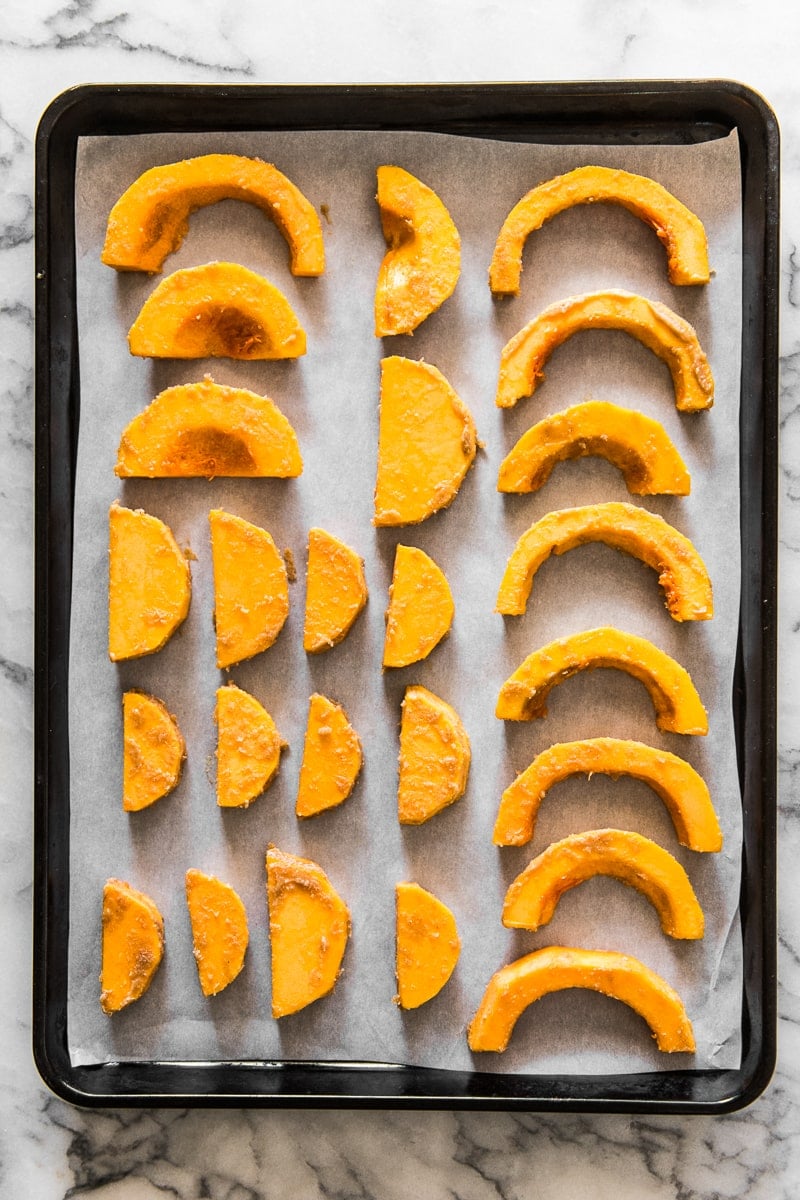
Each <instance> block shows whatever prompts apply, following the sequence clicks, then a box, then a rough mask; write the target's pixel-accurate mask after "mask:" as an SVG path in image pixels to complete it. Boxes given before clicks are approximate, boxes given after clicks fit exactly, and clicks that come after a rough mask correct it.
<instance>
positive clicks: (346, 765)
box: [295, 692, 362, 817]
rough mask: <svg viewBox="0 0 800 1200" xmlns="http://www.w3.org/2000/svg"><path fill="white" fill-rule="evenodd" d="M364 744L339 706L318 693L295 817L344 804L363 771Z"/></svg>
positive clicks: (311, 706) (312, 708) (312, 709)
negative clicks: (362, 745)
mask: <svg viewBox="0 0 800 1200" xmlns="http://www.w3.org/2000/svg"><path fill="white" fill-rule="evenodd" d="M361 761H362V754H361V742H360V741H359V739H358V734H357V733H356V731H355V730H354V729H353V726H352V725H351V724H350V722H349V721H348V719H347V714H346V713H345V711H344V709H343V708H342V707H341V705H339V704H334V702H333V701H332V700H329V699H328V698H327V696H320V695H319V693H318V692H315V693H314V695H313V696H312V697H311V700H310V703H309V706H308V724H307V726H306V738H305V743H304V745H303V761H302V763H301V764H300V782H299V785H298V788H297V802H296V804H295V813H296V815H297V816H298V817H314V816H316V815H317V813H321V812H324V811H325V810H326V809H328V808H335V807H336V806H337V805H339V804H342V803H344V801H345V800H346V799H347V797H348V796H349V795H350V793H351V792H352V790H353V788H354V786H355V782H356V779H357V778H358V773H359V771H360V770H361Z"/></svg>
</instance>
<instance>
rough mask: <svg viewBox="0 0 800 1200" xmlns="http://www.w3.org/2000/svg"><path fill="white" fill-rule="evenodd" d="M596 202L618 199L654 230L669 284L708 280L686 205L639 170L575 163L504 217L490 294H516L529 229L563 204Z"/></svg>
mask: <svg viewBox="0 0 800 1200" xmlns="http://www.w3.org/2000/svg"><path fill="white" fill-rule="evenodd" d="M598 202H603V203H610V204H619V205H621V206H622V208H627V210H628V212H632V213H634V214H635V215H636V216H637V217H639V218H641V220H642V221H646V222H647V224H648V225H650V226H651V227H652V228H653V229H654V230H655V231H656V233H657V235H658V237H659V238H660V240H661V241H662V242H663V244H664V247H665V248H666V251H667V266H668V270H669V281H670V283H674V284H691V283H708V281H709V279H710V272H709V267H708V244H707V241H706V231H705V229H704V228H703V224H702V222H701V221H700V219H699V218H698V217H696V216H695V214H694V213H693V212H692V211H691V209H688V208H687V207H686V205H685V204H681V202H680V200H678V199H677V198H676V197H675V196H673V195H672V193H671V192H668V191H667V189H666V188H665V187H662V185H661V184H660V183H656V182H655V180H653V179H648V178H647V177H646V176H644V175H632V174H630V172H629V171H619V170H615V169H614V168H612V167H578V168H577V170H575V171H569V172H568V173H567V174H566V175H558V176H556V178H555V179H548V180H547V181H546V182H545V183H541V184H539V186H538V187H535V188H533V189H532V191H530V192H528V194H527V195H526V196H523V197H522V199H521V200H520V201H519V203H518V204H515V205H514V207H513V208H512V210H511V212H510V213H509V214H508V216H507V217H506V219H505V221H504V223H503V227H502V229H501V230H500V235H499V237H498V239H497V243H496V245H495V248H494V254H493V256H492V263H491V266H490V267H489V285H490V287H491V289H492V291H493V292H494V294H495V295H496V296H516V295H518V294H519V281H520V275H521V274H522V250H523V247H524V245H525V242H526V240H527V238H528V235H529V234H531V233H533V232H534V230H536V229H540V228H541V227H542V225H544V223H545V221H549V220H550V218H551V217H554V216H555V215H556V213H560V212H563V211H564V209H566V208H574V207H575V205H577V204H596V203H598Z"/></svg>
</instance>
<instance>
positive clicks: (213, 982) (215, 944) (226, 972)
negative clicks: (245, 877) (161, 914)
mask: <svg viewBox="0 0 800 1200" xmlns="http://www.w3.org/2000/svg"><path fill="white" fill-rule="evenodd" d="M185 886H186V905H187V907H188V909H189V919H190V921H191V923H192V942H193V944H194V957H195V962H196V963H197V975H198V978H199V980H200V988H201V990H202V992H203V995H204V996H216V995H218V994H219V993H220V992H221V991H223V990H224V989H225V988H226V987H227V986H228V985H229V984H230V983H233V981H234V979H235V978H236V976H237V975H238V974H239V972H240V971H241V969H242V967H243V966H244V957H245V954H246V953H247V945H248V942H249V940H250V934H249V930H248V928H247V912H246V911H245V907H244V904H242V901H241V899H240V898H239V896H238V895H237V894H236V892H235V891H234V890H233V888H232V887H231V886H230V884H227V883H223V882H222V880H221V879H217V878H216V877H215V876H214V875H206V874H204V873H203V872H202V871H198V870H196V869H195V868H193V867H192V868H190V869H189V870H188V871H187V872H186V880H185Z"/></svg>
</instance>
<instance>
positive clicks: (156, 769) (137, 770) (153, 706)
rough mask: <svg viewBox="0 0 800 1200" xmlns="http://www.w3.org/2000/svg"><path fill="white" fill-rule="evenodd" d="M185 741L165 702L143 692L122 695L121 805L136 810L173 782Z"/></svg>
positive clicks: (148, 803)
mask: <svg viewBox="0 0 800 1200" xmlns="http://www.w3.org/2000/svg"><path fill="white" fill-rule="evenodd" d="M185 758H186V743H185V742H184V740H183V737H182V735H181V731H180V729H179V728H178V722H177V721H176V719H175V717H173V716H172V714H171V713H170V712H169V710H168V709H167V707H166V705H164V704H162V702H161V701H160V700H157V699H156V697H155V696H146V695H145V694H144V692H126V693H125V695H124V696H123V697H122V807H123V808H124V809H125V811H126V812H138V811H139V809H142V808H148V807H149V805H151V804H155V802H156V800H160V799H161V797H162V796H166V795H167V794H168V793H169V792H171V791H172V789H173V788H174V787H175V786H176V785H177V783H178V780H179V779H180V776H181V768H182V767H183V760H184V759H185Z"/></svg>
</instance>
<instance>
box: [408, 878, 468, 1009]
mask: <svg viewBox="0 0 800 1200" xmlns="http://www.w3.org/2000/svg"><path fill="white" fill-rule="evenodd" d="M396 896H397V950H396V973H397V1002H398V1004H399V1005H400V1007H401V1008H419V1007H420V1005H422V1004H427V1002H428V1001H429V1000H432V999H433V997H434V996H438V994H439V992H440V991H441V990H442V988H443V987H444V985H445V984H446V983H447V981H448V979H449V978H450V976H451V975H452V974H453V971H454V970H455V966H456V963H457V962H458V956H459V954H460V953H461V941H460V939H459V936H458V929H457V928H456V919H455V917H454V916H453V914H452V913H451V911H450V909H449V908H448V907H447V905H446V904H443V903H442V901H441V900H439V899H437V897H436V896H434V895H433V894H432V893H431V892H428V891H426V890H425V888H422V887H420V886H419V884H418V883H398V884H397V888H396Z"/></svg>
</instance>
